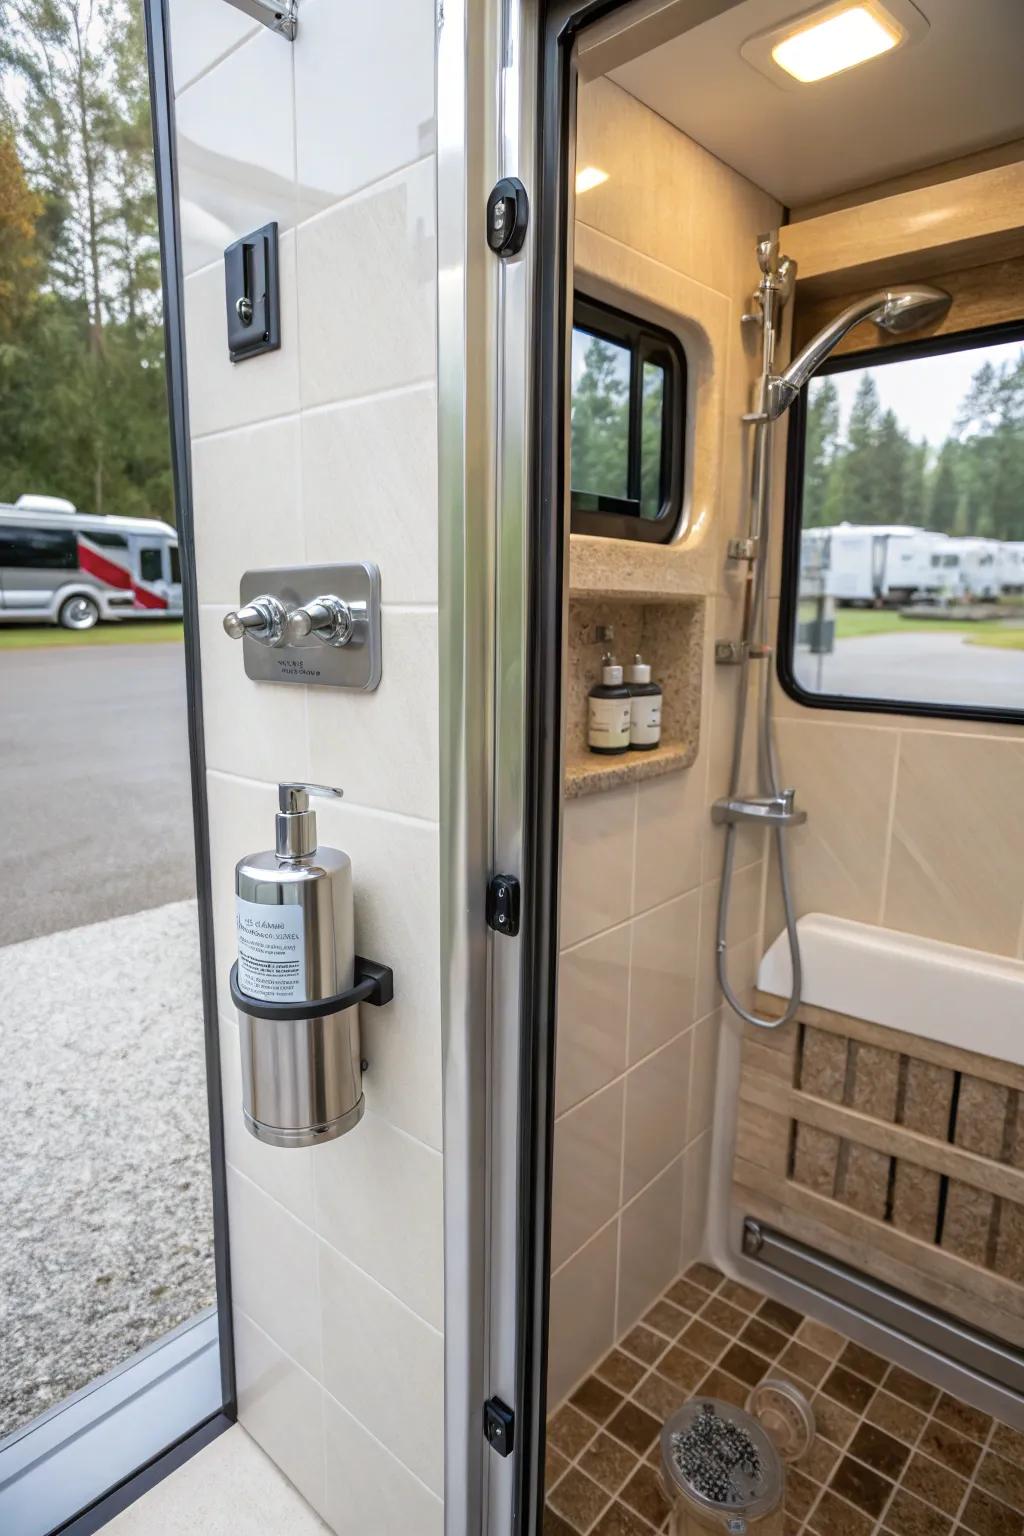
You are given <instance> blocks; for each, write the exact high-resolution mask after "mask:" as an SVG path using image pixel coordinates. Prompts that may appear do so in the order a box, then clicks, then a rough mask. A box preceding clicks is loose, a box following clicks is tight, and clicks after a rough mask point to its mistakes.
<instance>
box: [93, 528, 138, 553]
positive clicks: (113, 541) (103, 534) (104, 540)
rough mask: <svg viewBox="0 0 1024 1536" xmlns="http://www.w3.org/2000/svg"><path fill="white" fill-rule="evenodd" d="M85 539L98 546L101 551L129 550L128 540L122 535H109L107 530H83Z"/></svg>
mask: <svg viewBox="0 0 1024 1536" xmlns="http://www.w3.org/2000/svg"><path fill="white" fill-rule="evenodd" d="M82 534H83V537H85V538H87V539H88V540H89V543H90V544H98V545H99V546H100V548H101V549H127V548H128V540H127V539H126V538H125V537H124V535H123V534H120V533H108V532H107V530H106V529H105V528H83V529H82Z"/></svg>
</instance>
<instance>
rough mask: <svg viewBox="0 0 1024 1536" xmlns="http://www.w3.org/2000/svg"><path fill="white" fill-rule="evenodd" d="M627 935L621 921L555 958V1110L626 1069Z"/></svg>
mask: <svg viewBox="0 0 1024 1536" xmlns="http://www.w3.org/2000/svg"><path fill="white" fill-rule="evenodd" d="M631 937H632V926H631V925H630V924H628V923H626V924H623V925H622V926H621V927H619V928H611V929H609V930H608V931H607V932H606V933H600V934H598V935H597V937H596V938H593V939H588V940H586V941H585V942H584V943H582V944H579V945H577V947H576V948H575V949H570V950H566V951H565V953H564V954H563V955H562V957H561V959H560V960H559V968H558V1048H557V1052H556V1063H555V1065H556V1073H555V1113H556V1115H560V1114H561V1113H562V1112H563V1111H564V1110H566V1109H571V1108H572V1106H573V1105H574V1104H578V1103H579V1101H580V1100H581V1099H585V1098H586V1097H587V1095H588V1094H591V1093H595V1092H596V1091H597V1089H598V1088H603V1087H604V1085H605V1084H606V1083H609V1082H611V1080H612V1078H613V1077H618V1076H619V1074H620V1073H621V1072H623V1071H624V1069H625V1066H626V1017H627V1010H628V1006H629V951H630V939H631Z"/></svg>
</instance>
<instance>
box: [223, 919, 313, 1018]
mask: <svg viewBox="0 0 1024 1536" xmlns="http://www.w3.org/2000/svg"><path fill="white" fill-rule="evenodd" d="M235 915H236V924H237V927H238V985H239V988H240V990H241V991H242V992H245V993H247V994H248V996H249V997H255V998H258V999H259V1000H260V1002H264V1003H304V1002H306V1001H307V998H306V935H305V931H304V927H303V913H302V908H301V907H299V906H282V907H279V906H270V905H265V904H263V903H262V902H258V901H246V900H245V899H244V898H243V897H241V896H236V897H235Z"/></svg>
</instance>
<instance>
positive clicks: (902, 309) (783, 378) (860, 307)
mask: <svg viewBox="0 0 1024 1536" xmlns="http://www.w3.org/2000/svg"><path fill="white" fill-rule="evenodd" d="M951 303H952V299H951V297H950V295H949V294H948V293H946V292H944V291H943V289H941V288H932V287H931V286H930V285H929V284H928V283H917V284H914V285H907V286H906V287H902V288H885V289H883V290H882V291H881V292H880V293H872V294H868V296H867V297H866V298H863V299H857V300H855V301H854V303H853V304H850V305H848V306H847V308H846V309H844V310H841V311H840V313H839V314H838V315H836V317H835V319H834V320H831V321H830V322H829V323H828V325H826V326H825V327H824V328H823V329H822V330H820V331H819V332H818V334H817V335H816V336H814V337H812V338H811V340H810V341H809V342H808V343H807V345H806V346H805V347H804V348H803V350H802V351H800V352H798V353H797V355H796V357H795V358H794V359H793V361H792V362H791V363H790V365H789V367H788V368H787V369H786V371H785V373H781V374H776V375H774V376H773V377H772V378H770V379H769V380H768V387H767V391H766V395H767V401H766V407H765V408H766V412H767V415H768V419H769V421H774V420H775V419H776V417H778V416H781V415H782V414H783V412H784V411H787V410H788V409H789V407H790V406H791V405H792V404H793V401H794V400H795V399H796V397H797V395H798V394H799V393H800V391H801V389H802V388H803V387H804V385H805V384H806V383H807V380H808V379H809V378H810V377H811V375H812V374H813V373H815V372H816V371H817V369H818V368H820V367H821V365H822V363H823V362H824V361H825V359H826V358H827V357H828V356H829V354H830V353H831V352H832V351H833V350H834V349H835V347H837V346H838V344H839V342H841V341H842V339H843V337H844V336H845V335H846V333H847V331H852V330H853V327H854V326H855V325H860V323H861V321H862V320H871V321H873V322H874V324H875V325H877V326H878V327H879V329H880V330H883V331H887V332H888V333H889V334H890V335H892V336H903V335H905V334H906V333H907V332H908V331H916V330H918V329H919V328H920V327H921V326H924V325H931V324H934V322H935V321H936V320H938V319H940V318H941V316H942V315H944V314H945V312H946V310H947V309H948V308H949V306H950V304H951Z"/></svg>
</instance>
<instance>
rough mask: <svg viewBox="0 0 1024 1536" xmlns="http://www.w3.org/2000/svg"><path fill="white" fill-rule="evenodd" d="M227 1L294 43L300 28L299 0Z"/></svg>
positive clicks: (237, 9)
mask: <svg viewBox="0 0 1024 1536" xmlns="http://www.w3.org/2000/svg"><path fill="white" fill-rule="evenodd" d="M227 3H228V5H233V6H234V7H235V10H236V11H244V12H245V14H246V16H251V17H252V19H253V21H258V22H260V23H261V24H262V25H263V26H264V27H269V28H270V30H271V32H277V33H278V34H279V35H280V36H281V37H284V38H287V40H288V42H290V43H294V41H295V35H296V33H297V32H298V30H299V8H298V0H227Z"/></svg>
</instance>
